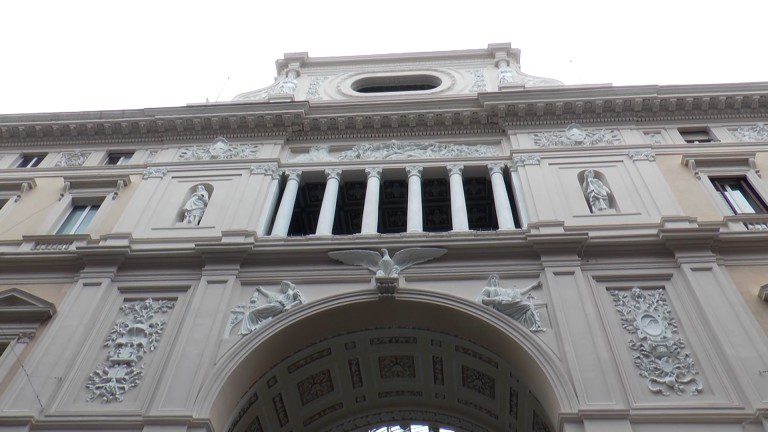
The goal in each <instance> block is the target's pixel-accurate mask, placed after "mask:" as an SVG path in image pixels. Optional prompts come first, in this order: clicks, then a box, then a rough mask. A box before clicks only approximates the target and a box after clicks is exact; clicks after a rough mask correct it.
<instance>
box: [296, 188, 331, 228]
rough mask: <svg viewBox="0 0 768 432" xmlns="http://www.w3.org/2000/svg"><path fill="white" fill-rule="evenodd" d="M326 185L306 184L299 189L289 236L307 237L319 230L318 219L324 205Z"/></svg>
mask: <svg viewBox="0 0 768 432" xmlns="http://www.w3.org/2000/svg"><path fill="white" fill-rule="evenodd" d="M323 193H325V183H304V184H303V185H301V186H300V187H299V192H298V194H297V195H296V203H295V204H294V206H293V215H292V217H291V224H290V226H289V227H288V235H289V236H305V235H311V234H314V233H315V231H316V230H317V219H318V218H319V217H320V207H321V205H322V204H323Z"/></svg>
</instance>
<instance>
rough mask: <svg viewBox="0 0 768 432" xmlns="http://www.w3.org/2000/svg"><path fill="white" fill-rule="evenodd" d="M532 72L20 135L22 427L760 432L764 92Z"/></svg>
mask: <svg viewBox="0 0 768 432" xmlns="http://www.w3.org/2000/svg"><path fill="white" fill-rule="evenodd" d="M523 70H524V69H521V66H520V52H519V50H515V49H512V48H511V47H510V46H508V45H506V44H491V45H489V46H488V47H487V48H484V49H479V50H462V51H455V52H442V53H436V54H431V53H430V54H425V55H415V54H407V55H399V54H389V55H382V56H354V57H334V58H311V57H309V56H308V55H306V54H303V53H293V54H288V55H286V56H285V58H283V59H280V60H279V61H278V63H277V69H276V74H277V76H278V77H279V78H278V80H277V81H276V82H275V83H273V85H271V86H269V87H268V88H266V89H260V90H256V91H255V92H247V93H245V94H244V96H243V97H241V98H239V99H238V102H237V103H232V102H231V101H230V102H225V103H209V104H205V105H200V104H196V105H190V106H183V107H175V108H159V109H147V110H125V111H112V112H86V113H57V114H30V115H27V114H21V115H11V116H0V148H1V149H2V151H1V152H0V348H2V349H3V350H4V351H3V355H1V356H0V432H4V431H6V430H7V431H9V432H19V431H24V432H27V431H29V432H33V431H35V432H36V431H42V430H45V431H49V432H68V431H75V430H128V429H130V430H131V431H143V432H157V431H159V430H161V429H162V430H169V431H170V430H173V431H174V432H244V431H278V430H279V431H295V432H296V431H300V430H301V431H306V432H326V431H327V432H331V431H333V432H361V431H370V430H375V431H379V430H381V429H382V428H387V427H392V428H394V427H400V426H403V427H408V426H410V427H411V429H412V430H418V428H419V427H420V428H422V429H423V428H432V429H433V430H435V429H436V430H438V431H440V432H447V431H456V432H457V431H462V432H491V431H493V432H495V431H516V432H532V431H551V432H555V431H557V432H596V431H614V430H615V431H623V432H628V431H635V432H639V431H642V432H666V431H668V430H696V431H697V432H698V431H702V432H757V431H761V430H764V429H765V426H764V425H765V424H766V421H768V420H767V419H768V416H766V412H768V404H766V402H765V401H766V400H768V381H766V378H765V376H766V373H765V370H766V365H765V359H766V358H768V337H767V336H766V330H768V321H766V320H765V317H764V315H765V311H766V307H768V306H767V304H766V303H765V298H766V297H768V296H767V295H766V286H768V280H766V274H768V272H766V268H767V267H768V254H766V253H765V250H764V249H765V247H764V245H765V244H766V238H765V235H766V230H764V229H761V228H760V227H765V226H768V213H767V211H768V210H767V209H768V207H766V202H768V184H767V183H766V181H765V179H764V178H763V177H761V173H764V172H766V170H768V166H764V165H765V163H766V161H767V160H768V157H766V154H768V142H766V140H765V139H763V138H764V137H763V135H764V134H763V132H764V129H765V128H764V126H763V125H762V124H763V123H764V122H765V120H766V119H765V113H766V112H768V84H760V83H747V84H744V83H741V84H733V85H732V84H721V85H686V86H677V85H675V86H641V87H637V86H632V87H624V86H613V87H606V86H601V85H584V86H581V85H580V86H577V87H574V86H570V85H562V84H560V83H559V82H555V81H553V80H548V79H544V78H537V77H532V76H530V75H528V74H525V73H523V72H522V71H523ZM535 86H538V87H539V88H535V89H534V88H532V87H535ZM704 132H706V133H707V134H708V136H709V137H710V138H711V142H708V143H694V142H686V140H685V139H684V138H685V137H686V135H687V134H689V133H697V134H703V133H704ZM216 137H219V138H216ZM689 141H693V140H689ZM78 149H86V150H85V151H82V150H78ZM86 153H89V154H86ZM129 153H131V154H133V155H134V156H133V157H132V159H131V161H132V162H131V163H130V164H123V165H119V166H112V165H107V164H106V163H107V161H109V160H110V159H109V156H110V154H112V155H116V154H129ZM65 159H66V160H67V161H72V162H66V163H64V162H63V161H64V160H65ZM116 192H119V193H116ZM19 196H22V199H17V197H19ZM390 252H391V254H390ZM489 275H498V276H494V277H492V278H489ZM288 281H291V282H288ZM501 281H503V283H501ZM256 287H259V288H256ZM262 287H263V288H262ZM105 335H108V336H107V337H106V341H105ZM32 336H34V337H32ZM105 345H106V346H105Z"/></svg>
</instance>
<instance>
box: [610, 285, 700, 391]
mask: <svg viewBox="0 0 768 432" xmlns="http://www.w3.org/2000/svg"><path fill="white" fill-rule="evenodd" d="M609 293H610V294H611V297H613V304H614V306H615V307H616V310H617V311H618V313H619V317H620V318H621V326H622V327H623V328H624V330H626V331H627V333H629V334H630V335H632V337H631V339H630V340H629V348H630V349H632V350H633V351H635V353H634V354H633V357H634V362H635V367H637V369H638V372H637V374H638V375H640V376H641V377H643V378H644V379H646V381H647V386H648V389H649V390H651V392H653V393H656V394H661V395H664V396H668V395H669V394H670V390H671V391H674V392H675V393H676V394H678V395H684V394H689V395H697V394H699V393H701V391H702V389H703V387H702V384H701V382H700V381H699V380H698V379H697V378H696V375H699V371H698V369H696V366H695V365H694V362H693V359H692V358H691V354H690V353H689V352H686V351H684V350H685V341H684V340H683V338H682V337H681V336H680V335H679V332H678V329H677V320H676V319H675V318H674V317H673V316H672V310H671V308H670V307H669V304H668V303H667V299H666V296H665V294H664V290H663V289H654V290H641V289H640V288H638V287H635V288H632V290H631V291H629V292H627V291H625V290H610V291H609Z"/></svg>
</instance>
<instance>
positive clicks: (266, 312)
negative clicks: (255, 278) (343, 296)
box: [225, 281, 304, 336]
mask: <svg viewBox="0 0 768 432" xmlns="http://www.w3.org/2000/svg"><path fill="white" fill-rule="evenodd" d="M259 294H261V295H263V296H264V297H266V298H267V303H266V304H260V303H259ZM301 304H304V297H302V295H301V292H299V290H297V289H296V285H294V284H293V283H291V282H288V281H282V282H281V283H280V292H279V293H273V292H269V291H267V290H265V289H263V288H262V287H260V286H259V287H256V291H255V292H254V293H253V295H252V296H251V298H250V299H249V300H248V303H247V304H241V305H237V306H235V308H234V309H232V311H231V312H230V318H229V323H228V325H227V331H226V333H225V335H226V336H229V333H230V332H231V331H232V329H233V328H234V327H235V326H236V325H237V324H238V323H240V324H241V325H240V332H239V333H238V334H239V335H241V336H243V335H247V334H250V333H251V332H253V331H254V330H257V329H258V328H259V327H261V326H262V325H264V323H266V322H268V321H270V320H272V318H274V317H276V316H278V315H280V314H281V313H283V312H285V311H287V310H289V309H292V308H295V307H296V306H299V305H301Z"/></svg>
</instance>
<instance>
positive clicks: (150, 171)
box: [141, 167, 168, 180]
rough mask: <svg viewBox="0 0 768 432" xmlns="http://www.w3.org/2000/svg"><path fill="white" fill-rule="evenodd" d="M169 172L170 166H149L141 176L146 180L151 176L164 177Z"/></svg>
mask: <svg viewBox="0 0 768 432" xmlns="http://www.w3.org/2000/svg"><path fill="white" fill-rule="evenodd" d="M166 174H168V168H158V167H149V168H147V169H145V170H144V172H143V173H141V178H143V179H144V180H146V179H151V178H163V177H165V175H166Z"/></svg>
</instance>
